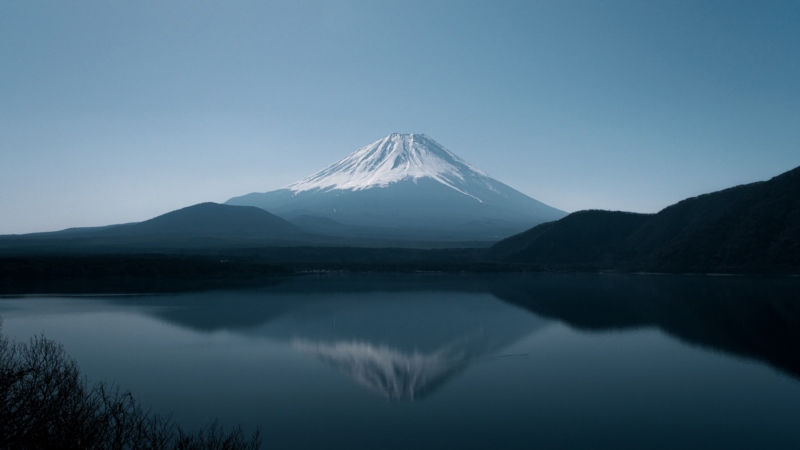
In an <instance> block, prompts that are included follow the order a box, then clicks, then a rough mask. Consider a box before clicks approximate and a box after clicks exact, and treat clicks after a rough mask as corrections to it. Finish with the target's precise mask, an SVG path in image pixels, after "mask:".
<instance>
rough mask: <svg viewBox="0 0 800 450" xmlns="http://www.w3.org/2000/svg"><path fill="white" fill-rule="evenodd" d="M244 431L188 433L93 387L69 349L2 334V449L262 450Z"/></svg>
mask: <svg viewBox="0 0 800 450" xmlns="http://www.w3.org/2000/svg"><path fill="white" fill-rule="evenodd" d="M260 444H261V441H260V434H259V432H258V431H256V433H255V434H253V436H251V437H250V438H249V439H248V438H247V437H246V436H245V435H244V433H243V432H242V430H241V428H239V427H237V428H234V429H233V430H232V431H230V432H228V431H226V430H225V429H224V428H223V427H222V426H221V425H220V424H219V422H216V421H215V422H213V423H212V424H210V425H208V426H206V427H205V428H202V429H201V430H199V431H197V432H195V433H187V432H185V431H184V430H183V429H181V427H180V426H178V425H177V424H176V423H175V422H173V421H172V419H171V417H169V416H164V415H158V414H153V413H150V412H149V411H144V410H143V409H142V407H141V405H139V403H138V402H137V400H136V399H135V398H134V397H133V395H132V394H131V393H130V392H129V391H124V390H121V389H120V388H119V386H109V385H108V384H106V383H104V382H100V383H97V384H95V385H94V386H93V387H91V388H89V387H88V383H87V381H86V378H85V377H84V376H82V375H81V374H80V371H79V370H78V366H77V364H76V363H75V361H74V360H73V359H72V358H70V357H69V356H68V355H67V354H66V352H65V351H64V348H63V347H62V346H61V345H60V344H58V343H56V342H54V341H52V340H49V339H47V338H45V337H44V336H34V337H33V338H31V339H30V340H29V341H28V342H26V343H16V342H11V341H10V340H9V339H8V337H6V336H4V335H3V334H2V319H1V318H0V449H3V450H5V449H8V450H16V449H26V450H37V449H56V448H58V449H89V450H94V449H97V450H162V449H174V450H251V449H252V450H254V449H258V448H259V447H260Z"/></svg>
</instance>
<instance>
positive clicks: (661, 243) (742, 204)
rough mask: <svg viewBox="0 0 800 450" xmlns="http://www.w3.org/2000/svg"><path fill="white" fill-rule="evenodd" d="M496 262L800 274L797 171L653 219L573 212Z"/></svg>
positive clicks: (498, 250) (500, 251)
mask: <svg viewBox="0 0 800 450" xmlns="http://www.w3.org/2000/svg"><path fill="white" fill-rule="evenodd" d="M490 254H491V255H492V257H493V258H494V259H496V260H502V261H511V262H525V263H536V264H552V265H576V264H591V265H593V266H594V267H597V268H627V269H631V270H649V271H670V272H754V271H755V272H765V271H766V272H790V273H797V272H798V271H800V167H798V168H795V169H793V170H791V171H789V172H786V173H784V174H782V175H779V176H776V177H774V178H772V179H771V180H769V181H762V182H757V183H752V184H747V185H742V186H736V187H733V188H730V189H725V190H723V191H719V192H714V193H710V194H705V195H701V196H699V197H693V198H689V199H686V200H683V201H681V202H678V203H676V204H674V205H671V206H669V207H667V208H664V209H663V210H661V211H660V212H658V213H657V214H653V215H646V214H634V213H624V212H612V211H579V212H576V213H573V214H570V215H569V216H567V217H565V218H563V219H561V220H558V221H556V222H552V223H546V224H542V225H539V226H537V227H534V228H532V229H530V230H528V231H525V232H524V233H521V234H519V235H516V236H512V237H510V238H508V239H505V240H503V241H500V242H498V243H497V244H495V245H494V246H493V247H492V248H491V249H490Z"/></svg>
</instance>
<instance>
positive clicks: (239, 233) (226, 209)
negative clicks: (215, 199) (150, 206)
mask: <svg viewBox="0 0 800 450" xmlns="http://www.w3.org/2000/svg"><path fill="white" fill-rule="evenodd" d="M99 233H102V234H103V235H106V236H112V235H113V236H132V235H145V234H162V235H167V234H171V235H181V236H215V237H238V238H244V237H285V236H295V235H300V234H303V230H302V229H301V228H300V227H298V226H296V225H293V224H291V223H289V222H287V221H285V220H283V219H281V218H280V217H278V216H275V215H274V214H270V213H268V212H267V211H264V210H263V209H259V208H253V207H243V206H239V207H237V206H231V205H221V204H218V203H210V202H208V203H200V204H197V205H193V206H188V207H186V208H181V209H178V210H175V211H172V212H168V213H166V214H163V215H160V216H158V217H155V218H152V219H150V220H146V221H144V222H139V223H134V224H128V225H120V226H117V227H113V228H106V229H104V230H102V231H100V232H99Z"/></svg>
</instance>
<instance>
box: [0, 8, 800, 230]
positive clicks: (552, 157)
mask: <svg viewBox="0 0 800 450" xmlns="http://www.w3.org/2000/svg"><path fill="white" fill-rule="evenodd" d="M391 132H401V133H426V134H428V135H429V136H430V137H432V138H433V139H435V140H437V141H438V142H439V143H441V144H442V145H444V146H445V147H447V148H448V149H450V150H451V151H453V152H455V153H456V154H458V155H460V156H461V157H462V158H464V159H466V160H467V161H468V162H470V163H471V164H472V165H474V166H476V167H478V168H479V169H481V170H483V171H484V172H486V173H488V174H489V175H490V176H493V177H495V178H497V179H499V180H500V181H503V182H504V183H506V184H508V185H510V186H512V187H514V188H516V189H518V190H520V191H522V192H524V193H526V194H528V195H530V196H532V197H534V198H536V199H538V200H541V201H543V202H545V203H548V204H550V205H552V206H554V207H557V208H560V209H563V210H566V211H576V210H580V209H588V208H599V209H614V210H629V211H638V212H656V211H658V210H660V209H661V208H663V207H665V206H667V205H669V204H671V203H674V202H676V201H678V200H681V199H683V198H686V197H690V196H694V195H698V194H702V193H706V192H710V191H714V190H718V189H722V188H726V187H730V186H733V185H736V184H742V183H749V182H753V181H758V180H765V179H768V178H770V177H772V176H775V175H778V174H780V173H782V172H785V171H787V170H790V169H792V168H794V167H796V166H798V165H800V2H798V1H780V0H769V1H749V2H737V1H731V0H725V1H656V0H654V1H647V0H631V1H564V0H558V1H556V0H553V1H533V0H527V1H483V2H472V1H465V0H457V1H444V0H434V1H431V0H425V1H411V0H403V1H377V0H369V1H303V0H287V1H252V2H248V1H225V2H208V1H185V2H184V1H167V2H164V1H153V2H148V1H135V2H128V1H108V0H103V1H94V2H93V1H81V2H64V1H49V2H48V1H35V0H26V1H0V234H2V233H26V232H34V231H48V230H57V229H63V228H67V227H75V226H95V225H107V224H112V223H123V222H131V221H140V220H145V219H148V218H151V217H153V216H156V215H159V214H162V213H165V212H168V211H171V210H174V209H177V208H181V207H184V206H188V205H191V204H195V203H199V202H203V201H215V202H223V201H225V200H227V199H228V198H230V197H233V196H237V195H242V194H246V193H249V192H253V191H258V192H264V191H269V190H273V189H278V188H280V187H283V186H284V185H286V184H288V183H290V182H292V181H295V180H297V179H300V178H303V177H305V176H307V175H309V174H311V173H312V172H315V171H316V170H318V169H321V168H322V167H324V166H326V165H328V164H330V163H332V162H334V161H336V160H338V159H340V158H342V157H344V156H345V155H347V154H348V153H350V152H352V151H355V150H356V149H357V148H359V147H362V146H364V145H366V144H369V143H370V142H372V141H374V140H377V139H379V138H381V137H383V136H384V135H386V134H389V133H391Z"/></svg>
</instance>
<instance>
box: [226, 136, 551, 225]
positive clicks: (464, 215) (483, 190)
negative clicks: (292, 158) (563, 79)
mask: <svg viewBox="0 0 800 450" xmlns="http://www.w3.org/2000/svg"><path fill="white" fill-rule="evenodd" d="M226 203H227V204H230V205H246V206H256V207H259V208H262V209H265V210H267V211H269V212H271V213H273V214H276V215H278V216H280V217H282V218H284V219H287V220H289V221H294V220H297V222H295V223H296V224H297V225H299V226H301V227H302V228H304V229H305V230H306V231H311V232H314V233H319V234H334V235H340V236H348V237H365V236H367V235H369V236H371V237H380V238H386V237H389V238H392V239H435V240H440V239H445V240H447V239H450V240H459V239H460V240H496V239H499V238H502V237H506V236H510V235H512V234H515V233H518V232H521V231H523V230H526V229H528V228H530V227H532V226H534V225H537V224H539V223H542V222H547V221H551V220H557V219H560V218H561V217H564V216H565V215H566V213H564V212H563V211H559V210H558V209H555V208H552V207H550V206H548V205H545V204H544V203H541V202H539V201H537V200H534V199H533V198H531V197H528V196H527V195H525V194H523V193H521V192H519V191H517V190H515V189H513V188H511V187H509V186H507V185H505V184H503V183H501V182H500V181H497V180H495V179H494V178H491V177H489V176H488V175H486V174H484V173H483V172H481V171H480V170H478V169H477V168H475V167H473V166H471V165H470V164H469V163H467V162H466V161H464V160H463V159H461V158H459V157H458V156H457V155H456V154H454V153H453V152H451V151H449V150H447V149H446V148H444V147H443V146H442V145H440V144H439V143H437V142H436V141H434V140H433V139H431V138H429V137H428V136H425V135H424V134H390V135H389V136H386V137H384V138H382V139H379V140H377V141H375V142H373V143H372V144H369V145H367V146H365V147H362V148H360V149H358V150H357V151H355V152H354V153H351V154H350V155H348V156H346V157H345V158H344V159H341V160H339V161H338V162H335V163H333V164H331V165H329V166H328V167H326V168H324V169H322V170H320V171H319V172H317V173H315V174H313V175H311V176H309V177H307V178H304V179H302V180H300V181H297V182H294V183H291V184H289V185H288V186H286V187H285V188H283V189H278V190H275V191H270V192H264V193H257V192H254V193H251V194H247V195H243V196H240V197H234V198H232V199H230V200H228V201H227V202H226Z"/></svg>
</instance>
